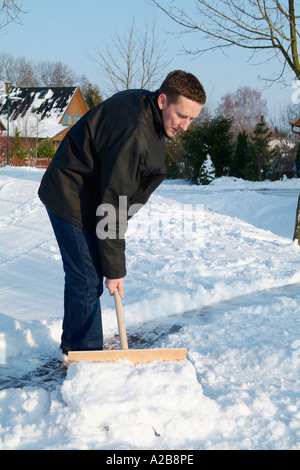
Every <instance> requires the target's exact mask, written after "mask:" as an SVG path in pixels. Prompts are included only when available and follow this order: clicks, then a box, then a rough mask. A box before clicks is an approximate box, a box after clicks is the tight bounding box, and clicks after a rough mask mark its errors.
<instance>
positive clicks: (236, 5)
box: [152, 0, 300, 80]
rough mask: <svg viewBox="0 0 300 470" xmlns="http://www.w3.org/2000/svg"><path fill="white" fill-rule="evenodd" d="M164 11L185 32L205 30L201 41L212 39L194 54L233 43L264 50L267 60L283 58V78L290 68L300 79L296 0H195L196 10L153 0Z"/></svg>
mask: <svg viewBox="0 0 300 470" xmlns="http://www.w3.org/2000/svg"><path fill="white" fill-rule="evenodd" d="M152 2H153V3H154V4H155V5H157V6H158V7H159V8H160V9H161V10H162V11H163V12H164V13H166V14H167V15H168V16H169V17H170V18H171V19H172V20H173V21H175V22H176V23H177V24H178V25H180V26H181V27H182V28H183V32H199V33H201V39H202V40H201V42H200V43H201V44H204V42H205V40H210V44H209V45H208V47H202V46H201V47H199V48H196V50H194V51H188V52H190V53H192V54H200V53H201V52H205V51H208V50H213V49H216V48H221V49H222V50H226V49H227V48H228V47H230V46H238V47H241V48H244V49H247V50H249V51H250V52H251V56H252V55H253V53H255V52H258V51H264V52H266V53H268V56H267V59H264V60H270V59H272V58H274V57H276V58H277V59H278V58H281V59H282V70H281V73H280V75H279V76H277V77H276V78H275V80H279V79H280V78H281V77H282V76H283V74H284V72H285V70H286V68H289V69H290V70H291V71H292V72H293V73H294V74H295V76H296V77H297V78H298V79H299V78H300V62H299V57H298V41H299V32H300V31H299V18H300V16H298V15H297V14H296V7H297V8H299V5H297V6H296V1H295V0H286V1H284V2H283V1H279V0H209V1H205V0H195V7H196V13H197V14H196V15H195V12H194V11H193V12H192V11H190V12H189V13H187V11H186V9H180V8H177V7H176V6H174V5H175V3H176V1H175V2H174V1H173V2H170V4H169V7H166V8H164V7H162V6H161V1H160V0H152Z"/></svg>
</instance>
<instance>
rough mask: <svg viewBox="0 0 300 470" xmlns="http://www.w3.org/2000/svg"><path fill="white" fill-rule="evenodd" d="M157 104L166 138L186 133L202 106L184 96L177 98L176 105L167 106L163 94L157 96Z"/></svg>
mask: <svg viewBox="0 0 300 470" xmlns="http://www.w3.org/2000/svg"><path fill="white" fill-rule="evenodd" d="M157 102H158V106H159V109H161V111H162V117H163V123H164V128H165V133H166V134H167V136H168V137H174V136H175V135H176V134H177V133H178V132H180V131H186V130H187V128H188V127H189V125H190V124H191V122H192V121H193V120H194V119H196V118H197V117H198V116H199V114H200V112H201V109H202V106H203V105H202V104H200V103H197V102H196V101H192V100H189V99H188V98H185V97H184V96H179V97H178V101H177V103H170V104H168V100H167V97H166V95H165V94H161V95H159V97H158V100H157Z"/></svg>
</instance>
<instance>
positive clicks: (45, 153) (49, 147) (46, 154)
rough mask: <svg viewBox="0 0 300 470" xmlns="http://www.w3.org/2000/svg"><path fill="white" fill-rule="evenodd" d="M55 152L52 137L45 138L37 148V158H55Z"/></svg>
mask: <svg viewBox="0 0 300 470" xmlns="http://www.w3.org/2000/svg"><path fill="white" fill-rule="evenodd" d="M54 154H55V146H54V144H53V142H52V139H50V137H47V138H46V139H43V140H42V142H40V143H39V144H38V146H37V148H36V156H37V158H53V157H54Z"/></svg>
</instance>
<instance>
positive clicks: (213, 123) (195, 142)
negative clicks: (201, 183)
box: [181, 117, 233, 183]
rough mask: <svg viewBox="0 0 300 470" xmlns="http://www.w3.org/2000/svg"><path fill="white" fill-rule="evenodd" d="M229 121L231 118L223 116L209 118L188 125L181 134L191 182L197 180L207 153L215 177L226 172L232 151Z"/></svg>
mask: <svg viewBox="0 0 300 470" xmlns="http://www.w3.org/2000/svg"><path fill="white" fill-rule="evenodd" d="M231 122H232V120H231V119H225V118H223V117H217V118H214V119H211V120H210V119H209V120H207V121H205V122H204V123H201V125H194V126H192V127H190V128H189V129H188V130H187V131H186V132H185V133H184V134H183V135H182V136H181V140H182V143H183V146H184V148H185V151H186V158H187V160H188V162H189V164H190V166H191V173H190V177H189V179H190V180H191V181H192V182H193V183H197V182H198V180H199V172H200V169H201V167H202V165H203V163H204V161H205V159H206V156H207V154H209V155H210V156H211V159H212V162H213V164H214V167H215V170H216V177H217V178H218V177H220V176H223V175H226V174H227V173H228V169H229V162H230V158H231V155H232V151H233V146H232V143H231V133H230V128H231Z"/></svg>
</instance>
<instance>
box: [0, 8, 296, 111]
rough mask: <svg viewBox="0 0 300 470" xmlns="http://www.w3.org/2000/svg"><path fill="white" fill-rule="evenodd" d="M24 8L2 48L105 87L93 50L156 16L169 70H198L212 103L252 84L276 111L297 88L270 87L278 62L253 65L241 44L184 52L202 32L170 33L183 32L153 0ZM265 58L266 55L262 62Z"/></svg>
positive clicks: (3, 37) (4, 35) (3, 38)
mask: <svg viewBox="0 0 300 470" xmlns="http://www.w3.org/2000/svg"><path fill="white" fill-rule="evenodd" d="M179 1H180V0H179ZM162 3H163V2H162ZM167 3H168V2H166V1H164V4H165V5H166V4H167ZM184 3H185V4H187V3H188V2H186V1H185V2H184ZM23 10H25V11H27V12H28V13H26V14H23V15H22V16H21V23H22V24H10V25H9V26H8V27H7V28H6V30H5V32H4V33H3V31H2V32H1V35H0V44H1V48H0V50H1V51H2V52H9V53H11V54H13V55H14V57H25V58H26V59H27V60H31V61H33V62H37V61H40V60H49V61H61V62H63V63H64V64H67V65H68V66H69V67H70V68H71V69H72V70H73V71H74V72H76V73H77V74H79V75H83V74H84V75H86V76H87V77H88V79H89V80H90V81H91V82H92V83H94V84H97V85H98V86H99V87H100V90H101V91H103V90H102V86H101V82H102V80H101V73H100V71H99V69H97V66H96V64H95V62H93V61H92V60H91V59H90V58H89V55H93V54H94V50H95V48H96V47H98V48H101V47H102V46H103V45H104V43H105V41H107V40H109V39H110V38H111V37H112V35H113V33H114V32H115V31H119V32H120V33H121V34H122V33H123V32H125V30H126V27H127V26H129V25H130V24H131V22H132V19H133V17H135V20H136V25H137V26H140V28H142V27H143V25H144V20H145V19H148V20H149V21H150V22H151V21H152V19H153V18H154V17H155V18H156V24H157V32H158V34H159V36H160V38H161V40H162V41H164V44H165V46H166V48H167V54H168V59H171V60H172V62H171V65H170V66H169V69H170V70H172V69H177V68H181V69H183V70H186V71H189V72H192V73H194V74H195V75H196V76H197V77H198V78H199V80H200V81H201V82H202V83H203V85H204V87H205V89H206V92H207V95H208V99H209V103H210V104H211V106H215V105H216V104H218V102H219V100H220V98H221V97H222V96H223V95H224V94H225V93H227V92H234V91H235V90H236V89H237V88H239V87H243V86H249V87H251V88H255V89H258V90H260V91H262V93H263V98H265V99H266V100H267V102H268V106H269V109H270V112H271V114H272V113H276V112H278V110H279V109H280V108H281V107H282V106H283V107H284V106H285V105H286V104H289V103H290V102H291V96H292V94H293V92H294V91H295V90H294V89H293V88H292V87H291V86H288V87H286V88H284V87H283V86H282V85H280V84H277V85H273V86H272V87H271V88H269V89H267V90H265V89H264V87H265V83H264V82H263V81H261V80H259V79H258V76H259V75H262V76H266V75H267V76H270V74H273V73H274V74H276V73H278V72H279V71H280V69H279V66H278V65H277V63H276V62H271V63H269V64H268V65H259V66H258V65H256V66H254V65H249V64H248V63H247V58H248V56H247V55H246V53H245V52H244V51H242V50H241V49H238V48H236V49H230V50H229V53H228V56H225V55H224V54H222V53H221V52H217V51H216V52H207V53H206V54H204V55H202V56H200V57H198V58H197V59H195V58H192V57H191V56H188V55H183V54H182V52H181V48H182V47H183V46H187V47H188V46H193V45H194V44H197V41H199V40H200V38H199V34H198V35H197V33H195V34H189V35H183V36H179V37H178V36H176V35H171V34H167V33H166V32H164V30H166V31H177V30H178V27H177V26H176V25H175V24H174V23H173V22H172V21H171V20H170V19H168V18H167V17H166V15H164V14H163V13H162V12H161V11H160V10H158V9H157V8H156V7H154V6H152V5H150V2H149V0H84V1H82V0H23ZM263 60H264V57H263V56H262V55H260V56H259V58H258V62H263ZM168 71H169V70H166V73H167V72H168ZM287 79H288V82H289V83H290V84H291V83H292V80H293V77H292V76H291V75H289V76H288V77H287Z"/></svg>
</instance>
